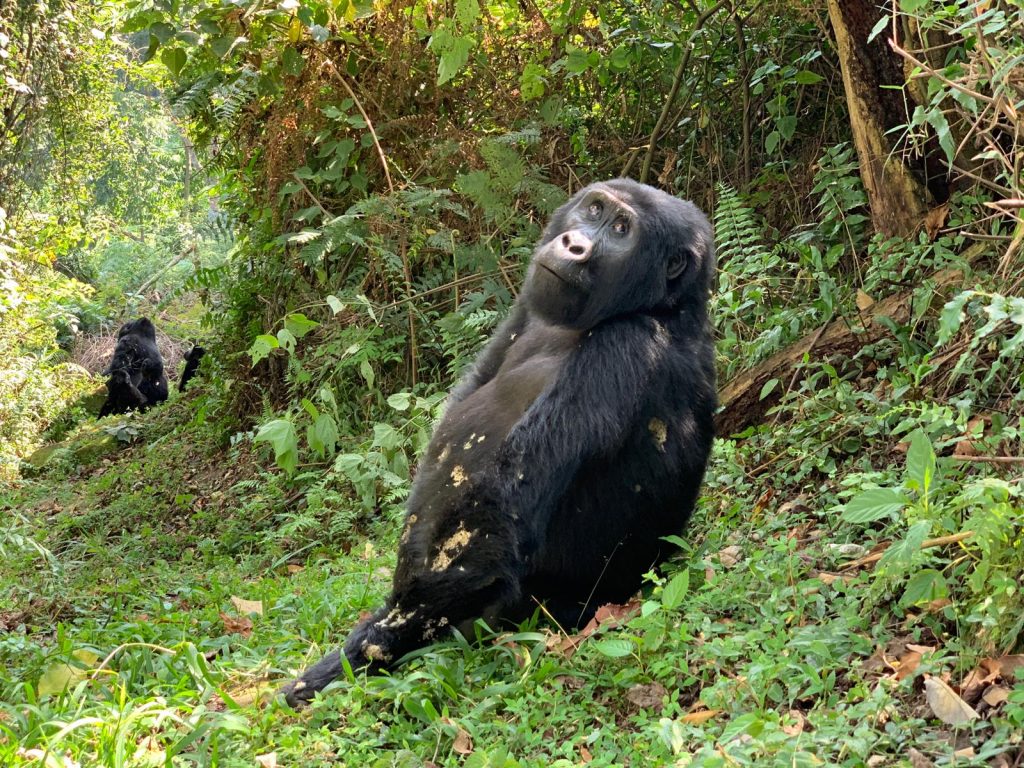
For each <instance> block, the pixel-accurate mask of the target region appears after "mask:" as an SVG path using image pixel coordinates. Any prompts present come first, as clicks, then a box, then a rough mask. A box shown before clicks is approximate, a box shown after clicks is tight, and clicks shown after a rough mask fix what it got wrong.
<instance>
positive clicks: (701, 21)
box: [638, 0, 731, 183]
mask: <svg viewBox="0 0 1024 768" xmlns="http://www.w3.org/2000/svg"><path fill="white" fill-rule="evenodd" d="M730 4H731V0H721V1H720V2H718V3H716V4H715V5H713V6H711V7H710V8H708V9H707V10H706V11H704V13H702V14H701V15H700V16H698V17H697V21H696V22H694V25H693V32H691V33H690V37H689V38H687V41H686V50H685V51H684V52H683V55H682V56H681V57H680V58H679V65H678V66H677V67H676V71H675V73H674V74H673V75H672V87H671V88H670V89H669V92H668V96H666V97H665V104H664V105H663V106H662V108H661V114H660V115H658V122H656V123H655V124H654V130H652V131H651V138H650V140H649V141H648V142H647V153H646V154H645V155H644V164H643V166H642V167H641V168H640V178H639V179H638V180H639V181H641V182H645V183H646V181H647V177H648V176H649V175H650V173H651V162H652V161H653V160H654V152H655V150H656V149H657V148H658V138H659V137H660V136H661V131H662V129H663V128H664V127H665V123H666V122H667V121H668V114H669V112H670V111H671V110H672V103H673V102H674V101H675V99H676V96H677V95H678V94H679V87H680V86H681V85H682V84H683V75H684V74H685V73H686V68H687V67H688V66H689V65H690V57H691V56H692V55H693V44H694V43H695V42H696V41H697V34H698V33H699V32H700V31H701V30H702V29H703V28H704V25H705V24H706V23H707V21H708V19H710V18H711V17H712V16H714V15H715V14H716V13H718V12H719V11H720V10H722V8H725V7H726V6H728V5H730Z"/></svg>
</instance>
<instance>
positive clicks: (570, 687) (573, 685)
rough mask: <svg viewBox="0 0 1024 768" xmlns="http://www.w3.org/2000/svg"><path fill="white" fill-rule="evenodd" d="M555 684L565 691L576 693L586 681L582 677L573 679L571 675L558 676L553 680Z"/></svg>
mask: <svg viewBox="0 0 1024 768" xmlns="http://www.w3.org/2000/svg"><path fill="white" fill-rule="evenodd" d="M555 682H556V683H558V684H560V685H561V686H562V687H563V688H565V690H567V691H578V690H579V689H580V688H582V687H583V686H584V685H586V682H587V681H586V680H584V679H583V678H582V677H573V676H572V675H559V676H558V677H556V678H555Z"/></svg>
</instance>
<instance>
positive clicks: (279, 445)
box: [253, 419, 299, 475]
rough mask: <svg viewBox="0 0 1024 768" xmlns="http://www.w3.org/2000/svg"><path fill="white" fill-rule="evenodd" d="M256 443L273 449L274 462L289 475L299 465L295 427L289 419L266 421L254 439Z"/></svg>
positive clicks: (297, 439)
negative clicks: (268, 445) (265, 444)
mask: <svg viewBox="0 0 1024 768" xmlns="http://www.w3.org/2000/svg"><path fill="white" fill-rule="evenodd" d="M253 442H256V443H270V445H271V446H273V448H274V461H276V462H277V465H278V466H279V467H281V469H283V470H284V471H285V472H287V473H288V474H289V475H290V474H293V473H294V472H295V468H296V467H297V466H298V465H299V438H298V435H297V434H296V433H295V425H294V424H292V422H291V421H290V420H289V419H274V420H273V421H268V422H267V423H266V424H264V425H263V426H262V427H260V430H259V432H257V433H256V437H255V438H253Z"/></svg>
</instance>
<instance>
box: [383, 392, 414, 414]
mask: <svg viewBox="0 0 1024 768" xmlns="http://www.w3.org/2000/svg"><path fill="white" fill-rule="evenodd" d="M411 403H412V395H411V394H410V393H409V392H395V394H393V395H391V397H389V398H388V405H390V406H391V407H392V408H394V409H395V410H396V411H405V410H408V408H409V406H410V405H411Z"/></svg>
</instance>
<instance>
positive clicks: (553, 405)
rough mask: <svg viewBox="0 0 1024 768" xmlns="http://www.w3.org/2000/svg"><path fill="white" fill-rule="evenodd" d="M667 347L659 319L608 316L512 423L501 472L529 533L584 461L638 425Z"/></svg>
mask: <svg viewBox="0 0 1024 768" xmlns="http://www.w3.org/2000/svg"><path fill="white" fill-rule="evenodd" d="M670 354H672V340H671V338H670V336H669V332H668V331H667V330H666V328H665V327H664V326H663V325H662V324H661V323H659V322H658V321H656V320H655V319H654V318H651V317H648V316H642V315H634V316H629V317H624V318H620V319H615V320H609V321H607V322H605V323H603V324H601V325H599V326H598V327H596V328H595V329H594V330H593V331H592V332H590V333H589V335H587V336H585V337H584V339H583V340H582V343H581V345H580V348H579V350H578V351H577V352H576V353H575V354H573V355H571V356H570V358H569V359H568V360H566V362H565V364H564V367H563V369H562V370H561V372H560V374H559V376H558V378H557V379H556V380H555V382H554V384H553V386H551V388H549V389H548V390H547V391H546V392H545V393H544V394H543V395H542V396H541V397H539V398H538V399H537V401H536V402H534V404H533V405H532V406H531V407H530V409H529V410H528V411H527V412H526V414H525V415H524V416H523V418H522V419H520V420H519V422H518V423H517V424H516V426H515V427H514V428H513V429H512V432H511V433H510V434H509V436H508V439H507V441H506V443H505V445H504V446H503V447H502V455H501V456H500V457H499V468H500V472H499V476H500V478H501V483H502V485H503V486H504V489H503V490H504V494H503V495H504V497H505V499H506V501H507V503H509V504H510V505H512V506H513V508H514V509H515V511H516V512H517V513H518V515H519V516H520V517H521V519H522V520H523V521H524V522H527V523H528V524H529V528H530V537H531V538H532V537H533V536H537V535H540V534H541V533H542V531H543V529H544V526H545V524H546V522H547V520H548V518H549V517H550V515H551V512H552V505H553V504H554V503H556V502H557V500H558V499H560V498H561V497H562V496H563V494H564V493H565V491H566V489H567V488H568V485H569V483H570V482H571V481H572V479H573V477H575V475H576V473H577V471H578V470H579V468H580V465H581V464H582V463H583V461H584V460H585V459H587V458H591V457H595V456H598V455H610V454H614V453H615V452H616V451H617V450H618V449H619V447H620V446H621V445H622V443H623V441H624V440H625V439H626V437H627V436H628V435H629V434H631V433H632V432H633V431H635V429H636V424H637V420H638V419H639V417H640V414H641V411H642V409H643V407H644V405H645V397H646V395H647V394H648V393H649V392H650V391H651V389H652V384H651V383H652V382H653V381H655V380H656V378H657V376H658V372H659V369H661V367H662V366H663V365H664V364H665V362H666V360H667V357H668V356H669V355H670ZM522 543H523V544H526V542H522ZM527 546H529V545H527Z"/></svg>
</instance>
